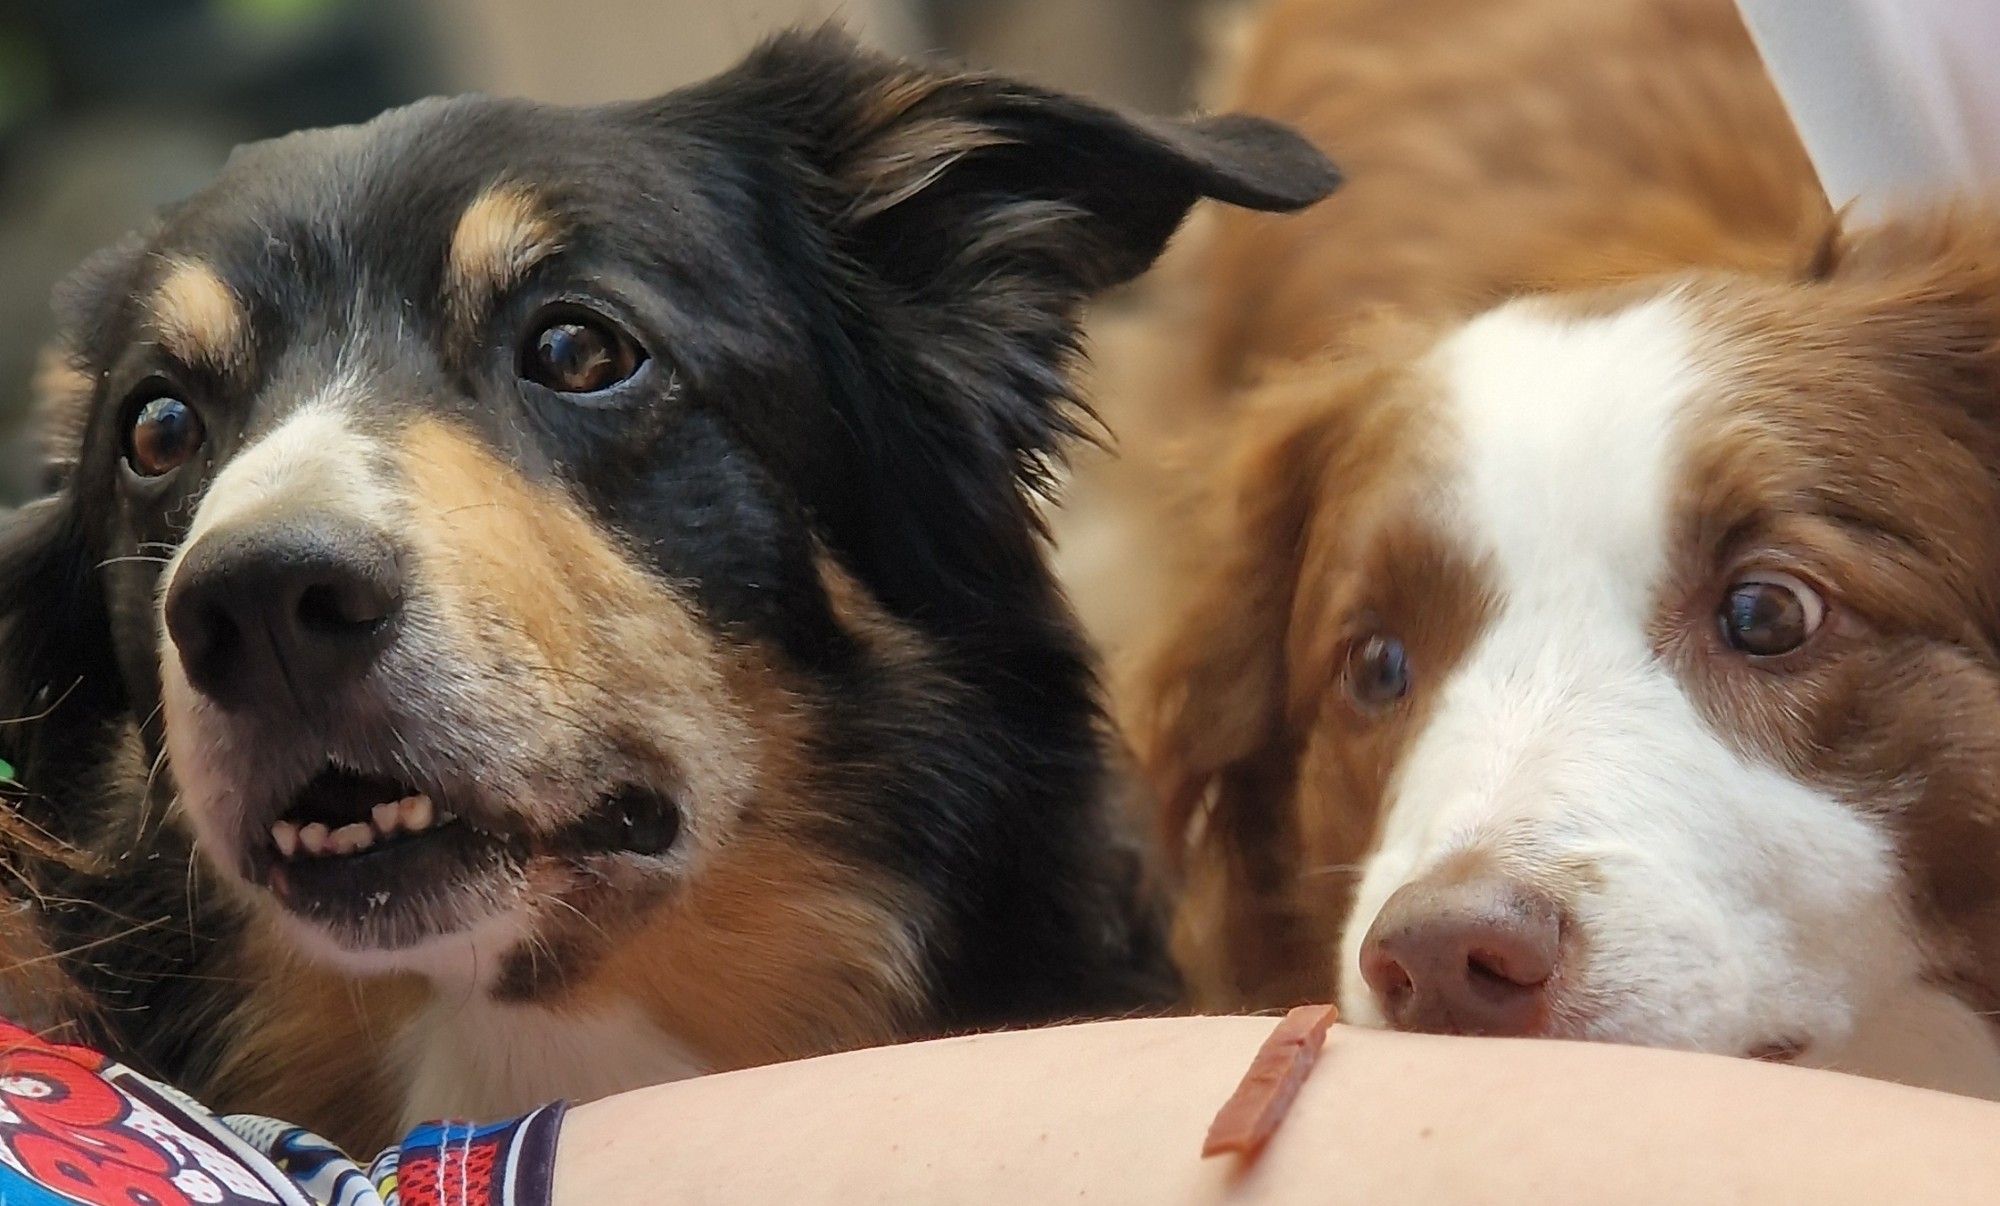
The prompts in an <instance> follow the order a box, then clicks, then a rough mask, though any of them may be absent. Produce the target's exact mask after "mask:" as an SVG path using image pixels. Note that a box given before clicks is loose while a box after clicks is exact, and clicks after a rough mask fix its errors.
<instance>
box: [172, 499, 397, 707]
mask: <svg viewBox="0 0 2000 1206" xmlns="http://www.w3.org/2000/svg"><path fill="white" fill-rule="evenodd" d="M403 585H404V584H403V568H402V563H401V557H400V555H399V553H398V550H397V548H396V545H395V543H394V542H393V541H391V540H390V539H389V538H388V536H387V535H385V534H384V533H382V532H380V531H378V530H377V529H375V528H374V527H372V526H370V525H368V524H364V523H360V522H358V521H355V520H353V519H350V518H346V517H344V516H340V515H337V514H333V513H328V512H310V511H290V512H286V513H283V514H280V515H275V516H269V517H265V518H261V519H257V520H253V521H250V522H246V523H241V524H236V525H231V526H230V527H228V528H224V529H221V530H217V531H211V532H209V533H208V534H206V535H204V536H202V537H201V538H200V539H198V540H197V541H196V542H195V543H194V544H193V545H192V546H190V547H189V549H188V550H187V552H186V554H185V555H184V556H183V557H182V558H181V561H180V564H179V565H178V567H177V568H176V570H175V572H174V575H173V580H172V582H171V583H170V584H169V586H168V588H167V594H166V603H165V616H166V626H167V632H168V635H169V636H170V637H171V639H172V640H173V643H174V646H175V648H176V649H177V651H178V652H179V654H180V658H181V662H182V665H183V666H184V667H185V670H186V673H187V677H188V681H189V682H190V683H191V684H193V686H194V687H195V688H196V689H197V690H199V691H201V692H202V694H204V695H206V696H208V697H209V698H211V699H214V700H215V701H216V702H218V703H220V704H222V705H224V706H225V707H232V708H250V707H260V706H265V705H270V704H287V703H289V704H294V705H296V704H303V703H305V702H306V700H307V699H308V698H310V696H311V695H312V694H314V693H317V692H320V691H324V690H326V689H328V688H331V687H336V686H339V685H342V684H344V683H347V682H350V681H352V680H354V679H356V678H358V677H360V676H361V675H363V674H365V673H366V672H367V671H368V669H369V668H370V667H371V666H372V665H373V664H374V662H375V660H376V658H377V657H378V656H379V655H380V654H381V652H382V651H383V650H384V649H385V648H387V646H388V645H389V643H390V642H391V641H392V640H393V639H394V629H395V623H394V621H395V619H396V616H397V615H398V613H399V612H400V610H401V607H402V600H403Z"/></svg>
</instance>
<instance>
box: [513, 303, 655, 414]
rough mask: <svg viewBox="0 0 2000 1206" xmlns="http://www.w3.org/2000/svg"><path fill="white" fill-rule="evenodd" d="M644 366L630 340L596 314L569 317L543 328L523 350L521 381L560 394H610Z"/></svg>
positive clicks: (541, 327)
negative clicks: (604, 391) (605, 392)
mask: <svg viewBox="0 0 2000 1206" xmlns="http://www.w3.org/2000/svg"><path fill="white" fill-rule="evenodd" d="M645 363H646V354H645V353H644V352H642V351H640V350H639V345H637V344H635V343H633V342H632V339H631V337H630V336H628V335H626V334H625V333H624V332H623V331H620V330H619V329H618V328H616V327H614V326H612V325H611V324H610V323H608V322H606V321H604V320H603V319H601V318H597V317H596V316H594V315H584V314H564V315H562V316H560V317H558V318H557V319H555V320H554V321H553V322H547V323H543V324H542V325H541V326H540V327H539V328H537V329H536V331H535V332H534V334H533V335H531V336H530V337H529V339H528V342H527V345H526V346H525V347H523V348H522V349H521V376H523V377H525V378H527V379H528V380H530V381H533V382H534V383H535V384H537V385H541V386H546V387H547V388H549V389H552V390H554V391H556V392H557V393H559V394H594V393H598V392H600V391H603V390H607V389H610V388H611V387H612V386H614V385H617V384H618V383H620V382H622V381H628V380H630V379H631V377H632V374H634V373H636V372H638V371H639V369H640V367H641V366H642V365H644V364H645Z"/></svg>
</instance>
